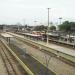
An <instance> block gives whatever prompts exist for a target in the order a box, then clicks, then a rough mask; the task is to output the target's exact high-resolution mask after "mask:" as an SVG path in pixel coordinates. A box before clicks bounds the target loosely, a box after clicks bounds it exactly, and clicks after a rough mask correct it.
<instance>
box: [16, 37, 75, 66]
mask: <svg viewBox="0 0 75 75" xmlns="http://www.w3.org/2000/svg"><path fill="white" fill-rule="evenodd" d="M16 39H17V40H18V41H21V42H23V43H25V44H27V45H28V46H31V47H33V48H35V49H38V50H40V51H42V52H43V53H45V54H48V55H50V56H51V57H55V58H57V59H59V60H61V61H63V62H65V63H67V64H69V65H71V66H75V63H74V62H72V61H70V60H67V59H65V58H63V57H61V56H60V57H57V55H56V54H53V53H51V52H49V51H47V50H45V49H41V48H39V47H38V46H35V45H32V44H30V43H28V42H25V41H23V40H21V39H18V38H16Z"/></svg>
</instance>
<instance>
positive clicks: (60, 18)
mask: <svg viewBox="0 0 75 75" xmlns="http://www.w3.org/2000/svg"><path fill="white" fill-rule="evenodd" d="M59 20H60V25H61V20H62V17H59Z"/></svg>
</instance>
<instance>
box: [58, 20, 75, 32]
mask: <svg viewBox="0 0 75 75" xmlns="http://www.w3.org/2000/svg"><path fill="white" fill-rule="evenodd" d="M58 27H59V30H60V31H65V32H71V31H72V30H73V29H74V28H75V22H69V21H65V22H63V24H61V25H59V26H58Z"/></svg>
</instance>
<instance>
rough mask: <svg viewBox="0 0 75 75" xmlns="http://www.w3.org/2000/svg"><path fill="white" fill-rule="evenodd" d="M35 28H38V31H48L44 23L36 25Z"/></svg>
mask: <svg viewBox="0 0 75 75" xmlns="http://www.w3.org/2000/svg"><path fill="white" fill-rule="evenodd" d="M34 30H36V31H46V30H47V26H44V25H40V26H36V27H35V28H34Z"/></svg>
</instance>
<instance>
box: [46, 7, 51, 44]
mask: <svg viewBox="0 0 75 75" xmlns="http://www.w3.org/2000/svg"><path fill="white" fill-rule="evenodd" d="M47 9H48V26H47V44H48V42H49V37H48V31H49V9H51V8H47Z"/></svg>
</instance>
